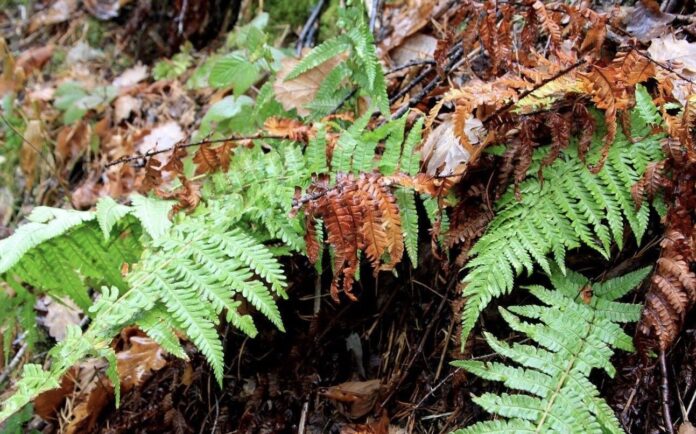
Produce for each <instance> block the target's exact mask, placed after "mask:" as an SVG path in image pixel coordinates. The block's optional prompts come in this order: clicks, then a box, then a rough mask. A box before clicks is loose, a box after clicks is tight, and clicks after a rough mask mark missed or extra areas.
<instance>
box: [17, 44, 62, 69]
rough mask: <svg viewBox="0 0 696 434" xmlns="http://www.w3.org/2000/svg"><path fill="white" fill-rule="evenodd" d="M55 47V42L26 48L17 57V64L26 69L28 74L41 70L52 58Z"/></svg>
mask: <svg viewBox="0 0 696 434" xmlns="http://www.w3.org/2000/svg"><path fill="white" fill-rule="evenodd" d="M54 48H55V47H54V46H53V44H48V45H46V46H43V47H32V48H30V49H28V50H25V51H23V52H22V54H20V56H19V57H18V58H17V66H18V67H20V68H22V69H24V72H25V73H26V74H27V75H28V74H29V73H31V72H32V71H34V70H41V68H43V66H44V65H45V64H46V62H48V61H49V60H51V56H53V49H54Z"/></svg>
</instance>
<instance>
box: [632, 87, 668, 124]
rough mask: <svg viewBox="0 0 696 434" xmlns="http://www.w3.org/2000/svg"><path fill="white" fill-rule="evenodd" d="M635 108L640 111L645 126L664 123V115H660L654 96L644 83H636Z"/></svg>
mask: <svg viewBox="0 0 696 434" xmlns="http://www.w3.org/2000/svg"><path fill="white" fill-rule="evenodd" d="M635 110H636V111H637V112H638V115H639V116H640V118H641V121H642V123H643V124H645V126H657V125H661V124H662V116H660V111H659V110H658V108H657V107H656V106H655V104H654V103H653V101H652V97H651V96H650V94H649V93H648V90H647V89H646V88H645V86H643V85H642V84H638V85H636V107H635ZM641 130H642V129H641ZM637 132H638V133H639V134H644V132H643V131H637Z"/></svg>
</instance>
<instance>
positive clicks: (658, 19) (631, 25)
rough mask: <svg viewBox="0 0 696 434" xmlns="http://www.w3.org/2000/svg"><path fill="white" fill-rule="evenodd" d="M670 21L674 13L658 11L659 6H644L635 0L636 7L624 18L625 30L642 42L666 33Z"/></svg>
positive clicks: (645, 42) (672, 19)
mask: <svg viewBox="0 0 696 434" xmlns="http://www.w3.org/2000/svg"><path fill="white" fill-rule="evenodd" d="M672 21H674V15H672V14H666V13H663V12H660V9H659V7H658V8H657V9H655V8H649V7H646V6H645V5H644V4H643V2H637V3H636V7H634V8H633V10H632V11H631V13H629V14H628V15H627V16H626V18H625V22H626V23H627V24H628V25H627V26H626V31H627V32H628V33H630V34H631V35H632V36H634V37H636V38H638V39H639V40H640V41H641V42H643V43H644V44H647V43H648V42H650V40H651V39H653V38H658V37H660V36H662V35H664V34H666V33H668V32H669V30H670V27H669V23H671V22H672Z"/></svg>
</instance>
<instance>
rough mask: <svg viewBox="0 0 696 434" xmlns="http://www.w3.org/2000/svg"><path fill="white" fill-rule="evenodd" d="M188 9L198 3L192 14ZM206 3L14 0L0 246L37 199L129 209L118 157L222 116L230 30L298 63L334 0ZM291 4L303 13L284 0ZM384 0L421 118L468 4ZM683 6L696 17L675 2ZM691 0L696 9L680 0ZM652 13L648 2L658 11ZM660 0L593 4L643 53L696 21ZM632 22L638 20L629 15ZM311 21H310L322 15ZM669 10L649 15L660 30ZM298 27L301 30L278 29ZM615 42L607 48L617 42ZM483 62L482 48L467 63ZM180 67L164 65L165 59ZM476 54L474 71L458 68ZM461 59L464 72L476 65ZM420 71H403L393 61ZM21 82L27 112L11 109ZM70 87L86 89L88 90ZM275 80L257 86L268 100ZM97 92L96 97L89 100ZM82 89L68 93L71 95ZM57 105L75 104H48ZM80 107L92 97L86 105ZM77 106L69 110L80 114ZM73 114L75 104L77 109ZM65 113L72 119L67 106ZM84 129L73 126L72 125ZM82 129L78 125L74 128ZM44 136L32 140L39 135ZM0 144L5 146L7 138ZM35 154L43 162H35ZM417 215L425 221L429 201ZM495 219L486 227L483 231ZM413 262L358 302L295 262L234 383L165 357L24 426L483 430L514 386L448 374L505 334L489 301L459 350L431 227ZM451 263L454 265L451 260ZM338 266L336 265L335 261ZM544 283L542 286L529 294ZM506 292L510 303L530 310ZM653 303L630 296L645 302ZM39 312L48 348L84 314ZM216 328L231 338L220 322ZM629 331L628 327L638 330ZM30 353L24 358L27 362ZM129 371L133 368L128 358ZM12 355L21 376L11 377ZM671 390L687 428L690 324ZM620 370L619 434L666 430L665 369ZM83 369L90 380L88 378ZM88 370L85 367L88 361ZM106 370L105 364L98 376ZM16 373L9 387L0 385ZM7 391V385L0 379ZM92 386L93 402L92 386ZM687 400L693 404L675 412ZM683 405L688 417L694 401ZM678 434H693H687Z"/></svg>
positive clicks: (237, 366)
mask: <svg viewBox="0 0 696 434" xmlns="http://www.w3.org/2000/svg"><path fill="white" fill-rule="evenodd" d="M182 3H183V4H184V5H187V6H183V7H184V8H188V9H184V10H182V6H181V5H182ZM231 3H232V6H229V7H223V6H221V5H223V4H225V5H226V4H227V2H205V1H199V0H189V1H188V2H187V1H183V2H181V1H176V2H175V1H164V0H151V1H144V2H129V1H123V0H121V1H111V0H103V1H102V0H90V1H87V0H85V1H83V2H78V1H77V0H56V1H46V2H23V1H9V2H8V1H7V0H5V1H2V0H0V5H2V10H0V60H1V61H2V62H3V73H2V75H1V76H0V97H3V95H4V98H3V100H2V107H3V108H2V111H0V113H3V116H4V118H3V125H0V128H1V129H3V130H4V134H3V136H4V142H3V141H0V143H2V146H3V149H0V237H4V236H5V235H9V234H10V233H11V232H12V229H11V228H13V227H15V226H16V225H17V224H18V223H19V222H20V221H22V219H23V218H24V217H26V215H27V213H28V211H29V210H30V209H31V208H33V207H34V206H37V205H50V206H63V207H73V208H75V209H83V210H84V209H90V208H91V207H92V206H94V204H95V203H96V201H97V199H98V198H99V197H102V196H105V195H109V196H112V197H123V196H124V195H127V194H128V193H130V192H131V191H135V190H138V189H139V187H140V185H141V183H142V182H143V173H142V172H143V168H142V167H138V166H137V165H129V164H121V165H115V166H107V164H106V163H108V162H111V161H114V160H115V159H116V158H119V157H122V156H128V155H137V154H138V153H140V154H144V153H146V152H148V151H152V150H153V149H159V148H166V147H168V146H171V145H173V144H175V143H178V142H181V141H183V140H186V139H187V138H189V137H190V134H191V132H192V131H193V130H194V129H195V128H196V127H198V126H200V124H201V120H202V117H203V115H204V114H205V113H206V110H207V109H208V107H210V106H211V105H213V104H215V103H216V102H218V101H220V100H221V99H222V98H223V97H224V96H226V95H227V94H228V93H229V91H230V89H229V88H227V89H225V88H223V89H210V88H207V87H198V86H197V84H196V80H197V75H196V71H197V68H198V66H200V65H203V64H204V63H205V60H206V59H207V58H208V57H209V56H210V55H211V54H212V53H214V52H215V51H216V50H218V49H220V48H221V47H223V46H224V45H225V41H226V38H227V35H228V32H234V29H235V28H236V27H235V26H240V25H242V24H245V23H248V22H249V21H250V20H251V19H253V18H254V17H255V16H257V15H258V14H259V13H260V11H261V10H265V11H267V12H269V13H270V21H269V23H268V24H267V31H268V32H269V34H270V35H272V38H273V41H274V42H273V45H274V46H276V47H278V48H284V49H286V50H287V52H288V53H289V54H291V53H292V52H294V51H295V47H296V46H297V47H299V49H301V48H303V47H305V48H306V47H311V46H313V45H314V44H315V43H316V42H317V41H321V40H325V39H327V38H329V37H331V36H333V32H335V29H334V28H333V26H332V24H331V23H332V20H335V9H336V8H337V7H339V6H338V2H335V1H333V0H331V1H326V2H325V1H324V0H322V1H320V2H319V3H318V5H315V4H314V3H308V2H297V4H296V5H295V3H294V2H285V1H282V0H277V1H266V2H265V3H264V2H261V5H259V4H258V3H255V2H250V1H243V2H241V3H240V2H231ZM291 3H292V5H291ZM368 3H370V4H369V5H367V8H368V10H371V8H373V7H374V5H378V7H379V10H378V11H377V12H376V13H374V14H373V15H372V16H375V17H376V19H375V20H376V23H375V35H376V40H377V44H378V48H379V53H380V55H381V56H382V58H383V61H384V66H385V71H389V74H388V78H389V82H390V85H389V89H390V97H392V101H391V103H392V111H393V112H396V111H398V110H400V109H401V108H402V107H411V108H413V109H415V110H418V111H421V112H424V113H427V112H428V111H429V109H430V108H431V107H432V106H433V105H434V104H435V101H436V98H437V97H438V96H439V95H441V94H443V93H444V92H445V91H446V89H447V87H448V86H449V85H456V84H460V83H461V82H462V81H463V77H465V76H466V74H468V73H469V72H470V71H471V70H474V71H476V70H477V68H478V67H477V65H476V63H477V62H483V60H481V59H480V58H478V57H476V56H469V53H466V55H464V56H462V57H461V61H457V62H455V63H454V64H452V65H448V67H447V68H445V69H442V68H436V67H434V66H433V59H434V58H435V56H437V55H438V53H439V55H442V53H441V50H440V48H441V46H442V45H443V44H446V43H447V42H443V41H447V40H448V39H447V38H451V37H452V33H451V32H450V33H448V32H449V30H448V27H447V26H448V22H449V21H450V20H454V19H455V18H456V14H457V13H458V12H457V10H458V8H460V7H461V3H463V2H457V1H449V2H445V1H440V2H436V1H435V0H410V1H396V2H391V1H375V2H368ZM672 3H675V5H673V6H672V7H673V8H676V9H672V11H673V12H674V13H675V14H677V13H683V11H685V10H688V9H685V8H688V7H692V9H693V5H691V6H688V5H687V6H684V7H683V9H682V11H679V10H677V9H678V8H680V7H682V6H680V5H678V4H677V3H679V4H681V3H682V2H680V1H675V2H672ZM683 3H689V2H683ZM646 4H647V2H646ZM647 7H648V6H645V5H643V4H638V5H635V6H634V5H630V6H629V5H617V6H613V5H604V4H603V5H597V6H594V7H593V8H594V9H595V10H596V11H597V12H601V13H607V14H611V15H612V16H614V17H615V22H616V23H617V25H618V26H620V27H622V28H623V29H627V28H628V30H627V31H629V33H631V35H632V36H634V37H636V38H638V39H640V40H642V41H646V42H645V43H646V44H649V41H650V40H651V39H653V38H657V37H659V36H662V35H665V34H669V33H683V34H686V35H687V37H689V38H693V36H694V22H691V21H689V20H682V21H679V20H673V19H672V20H667V19H665V18H664V14H663V15H660V14H658V13H655V14H654V16H653V15H650V14H649V13H646V12H645V10H647ZM636 11H638V12H636ZM314 12H318V14H313V13H314ZM655 17H657V18H655ZM288 19H290V22H285V21H284V20H288ZM607 41H608V42H606V44H607V47H608V48H607V49H608V50H611V49H612V45H611V44H612V43H611V37H610V38H608V39H607ZM474 54H475V53H474ZM162 59H171V60H166V61H165V60H162ZM466 59H469V60H466ZM465 60H466V61H465ZM403 65H409V67H408V68H396V67H398V66H403ZM18 83H19V87H21V91H20V92H21V93H22V94H23V95H25V96H24V100H23V101H31V103H30V104H28V103H27V104H24V103H23V104H22V105H21V108H20V109H19V110H18V111H17V110H16V111H14V112H13V111H12V109H11V108H10V107H12V106H13V105H14V101H10V99H11V98H14V96H11V95H15V94H13V93H11V92H9V90H12V89H15V88H16V87H17V84H18ZM66 83H77V86H78V87H80V88H81V90H79V91H75V90H74V87H73V88H71V87H70V85H68V86H66ZM261 84H263V79H261V80H259V81H258V82H257V83H255V84H254V86H253V87H252V88H251V90H250V92H252V93H255V92H258V89H259V88H260V86H261ZM85 89H87V90H85ZM71 92H73V93H71ZM61 97H63V101H65V106H60V104H51V103H50V101H53V100H54V99H57V98H58V99H59V98H61ZM76 99H81V100H82V105H79V104H78V105H75V104H74V101H75V100H76ZM71 101H72V103H71ZM71 104H72V105H71ZM58 106H60V107H58ZM71 117H74V118H71ZM69 118H70V119H69ZM39 124H40V125H41V129H40V131H42V132H39V131H38V130H36V131H34V130H33V129H29V130H28V132H27V130H26V129H25V128H27V125H39ZM15 128H16V129H21V130H22V131H25V132H24V135H25V136H30V135H31V134H32V133H33V134H34V135H33V136H31V137H29V139H30V141H31V142H33V143H35V144H36V143H38V144H39V146H40V147H41V149H38V150H37V149H29V147H28V146H27V145H25V144H23V142H22V140H21V139H19V138H18V137H16V136H14V135H13V132H16V131H15V130H14V129H15ZM0 137H2V136H0ZM37 151H38V152H37ZM495 170H496V168H495V167H494V161H493V160H492V159H490V160H485V161H483V162H482V163H481V164H480V165H478V167H477V168H476V170H475V172H473V173H469V174H467V179H468V180H470V181H471V180H474V179H477V180H478V182H479V183H482V184H484V185H485V184H486V183H487V182H490V179H491V178H492V177H493V174H494V173H495ZM418 211H419V213H420V214H421V215H425V210H423V209H421V208H419V209H418ZM484 223H485V222H484ZM659 225H660V222H659V221H658V219H657V218H655V219H654V221H653V222H651V225H650V228H649V230H648V232H647V234H646V237H645V239H646V241H645V242H644V243H643V246H642V247H640V248H639V247H638V246H635V245H627V246H625V247H624V249H623V251H622V252H621V253H620V254H618V255H614V257H613V259H612V261H611V262H609V261H607V260H605V259H604V258H602V257H601V256H600V255H598V254H596V253H593V252H592V251H590V250H589V249H578V250H574V251H573V252H572V254H569V257H568V263H569V264H570V265H571V266H572V268H573V269H574V270H578V271H581V272H583V273H584V274H586V275H588V276H599V275H602V274H603V273H605V272H606V271H607V270H613V271H612V273H618V271H616V270H621V269H633V268H635V267H637V266H640V265H650V264H652V263H653V262H654V261H655V260H656V258H657V257H658V256H659V251H660V250H659V240H660V237H661V235H662V234H661V232H660V231H659ZM421 232H422V233H421V234H420V235H421V237H420V238H421V240H426V241H427V242H422V243H421V245H420V256H421V258H423V259H422V260H421V263H420V264H419V266H418V267H417V268H413V267H412V266H411V265H410V263H408V261H404V262H403V263H402V264H400V265H399V267H398V268H397V273H394V274H389V273H381V274H379V275H378V276H377V277H373V275H372V273H371V271H370V269H369V268H368V267H367V266H365V267H364V269H363V270H362V272H361V275H362V279H361V281H360V284H359V285H358V286H357V287H356V289H355V293H356V295H357V298H358V301H356V302H343V303H341V304H336V303H335V302H334V301H332V300H331V298H330V297H329V296H328V294H327V291H325V290H324V291H317V288H328V286H329V285H330V283H331V276H330V273H324V274H323V276H320V277H318V276H317V274H316V273H315V272H313V271H312V270H314V267H313V266H312V265H311V264H309V263H308V261H307V260H306V259H304V258H299V257H292V258H289V259H287V261H286V263H285V264H284V265H285V268H286V271H287V275H288V276H289V280H290V282H289V288H288V293H289V296H290V297H289V300H286V301H282V302H280V304H279V305H280V309H281V313H282V317H283V320H284V323H285V329H286V331H285V333H281V332H280V331H278V330H277V329H276V328H274V327H273V326H272V325H271V324H270V323H268V324H261V325H260V326H259V335H258V336H257V337H256V338H255V339H250V338H248V337H246V336H245V335H244V334H242V333H241V332H239V331H237V330H236V329H233V328H231V327H229V326H228V327H226V328H223V330H222V332H221V333H222V336H223V337H224V340H223V342H224V347H225V350H226V351H225V352H226V355H227V358H226V360H227V363H226V366H225V372H224V381H223V384H222V387H220V386H218V385H217V384H216V382H215V380H214V377H213V374H212V372H211V371H210V368H209V366H208V364H206V363H205V360H204V358H203V357H202V356H201V355H199V354H197V353H196V351H195V349H194V348H193V347H191V348H188V350H190V351H189V354H190V355H191V356H192V357H191V360H189V361H183V360H180V359H176V358H174V357H170V356H164V355H162V354H160V353H157V352H156V351H154V350H153V351H152V352H149V353H145V354H141V355H140V357H144V358H146V359H147V361H146V362H142V358H140V359H137V360H135V361H134V362H133V363H150V365H149V367H150V368H151V370H152V372H151V374H150V375H148V376H147V378H145V379H144V380H143V381H142V382H141V383H140V384H138V387H135V388H133V389H132V390H130V391H128V392H127V393H124V395H123V396H122V398H121V405H120V407H119V408H116V407H115V405H114V402H113V399H112V397H111V396H109V394H108V393H107V392H104V393H101V394H99V393H93V391H94V390H95V388H96V389H98V386H94V384H98V383H99V381H100V379H99V378H94V376H92V377H90V378H87V374H77V375H78V376H79V375H83V377H80V378H81V379H82V380H81V381H84V382H86V383H88V384H92V385H91V386H88V385H83V387H84V389H82V390H81V391H80V392H78V390H72V391H69V393H66V391H63V393H59V394H58V396H50V397H46V396H44V397H43V398H42V399H41V400H38V401H37V402H36V403H35V407H36V410H37V413H38V415H33V414H28V415H27V419H26V420H24V421H22V422H23V423H26V427H25V428H23V430H27V431H28V430H38V431H40V432H46V433H49V432H60V431H64V432H103V433H132V432H177V433H190V432H196V433H199V432H200V433H204V432H220V433H228V432H236V433H295V432H299V433H303V434H304V433H306V434H311V433H324V432H332V433H338V432H340V433H374V434H386V433H394V434H396V433H444V432H449V431H451V430H454V429H456V428H458V427H461V426H465V425H469V424H471V423H473V422H474V421H478V420H481V419H482V418H484V413H483V410H482V409H481V408H480V407H478V406H477V405H476V404H474V403H473V402H472V400H471V398H470V396H471V395H472V394H474V395H476V394H480V393H481V392H484V391H485V392H496V391H498V392H499V391H502V390H504V387H503V386H502V385H499V384H498V383H492V382H487V381H485V380H481V379H479V378H477V377H473V376H470V375H468V374H466V373H465V372H464V371H463V370H460V369H457V368H454V367H453V366H451V365H450V361H452V360H456V359H460V358H463V354H466V355H467V356H468V357H469V358H471V357H472V355H473V357H474V358H475V359H477V360H489V359H491V358H492V357H493V356H494V353H492V352H491V350H490V349H489V348H488V346H487V345H486V343H485V340H484V339H483V336H482V331H483V330H485V331H489V332H493V333H494V334H496V335H497V336H498V337H500V338H501V339H504V338H505V337H506V334H508V335H510V333H511V332H510V331H509V330H508V329H507V328H506V327H503V326H501V325H500V324H501V322H502V320H501V318H500V315H499V313H497V311H495V309H490V310H489V311H486V312H485V313H484V316H483V317H482V320H481V324H482V325H481V327H479V328H477V329H476V330H475V332H474V336H473V337H471V338H470V339H469V341H468V345H467V347H466V349H465V353H462V352H460V342H459V328H460V313H461V309H462V304H463V300H462V299H461V297H460V296H459V280H460V278H461V273H460V268H461V267H460V265H459V264H458V263H457V262H456V261H455V258H456V257H457V253H458V252H459V251H460V250H465V249H464V248H463V247H461V246H460V247H459V248H458V250H455V251H453V252H450V254H449V255H446V254H442V253H443V252H442V251H438V249H433V248H432V246H431V243H430V238H431V236H430V234H429V233H428V230H427V229H425V228H422V229H421ZM448 258H449V259H448ZM328 267H329V264H328V263H326V264H324V268H328ZM538 280H539V278H538V277H535V276H532V277H528V278H523V279H522V283H534V282H537V281H538ZM525 297H526V296H525V295H523V294H521V293H514V294H513V295H510V296H507V297H504V298H502V299H501V301H500V302H501V303H503V304H508V303H513V302H520V301H522V302H524V300H525ZM642 297H643V294H641V293H640V292H638V293H637V294H636V300H635V301H636V302H641V301H642ZM35 310H36V311H37V312H38V315H39V318H40V320H41V325H42V326H43V327H44V328H45V330H46V333H45V334H46V336H45V337H44V338H43V341H42V342H39V344H38V347H37V350H36V351H35V352H34V354H32V355H31V360H34V361H37V360H38V361H39V362H40V360H41V356H42V348H43V349H44V350H45V349H47V348H48V347H50V342H52V341H53V340H54V339H59V338H60V335H61V333H62V332H64V329H65V324H68V323H77V324H79V323H80V321H81V320H82V319H83V315H82V313H81V312H79V311H77V310H75V309H73V308H70V307H65V306H62V305H57V304H56V303H53V304H52V303H51V300H44V299H42V300H41V302H40V303H38V304H37V306H36V307H35ZM223 327H224V326H223ZM139 333H140V332H138V331H137V330H135V329H126V330H124V331H123V332H122V333H121V337H120V338H119V342H120V343H117V344H116V345H117V346H118V345H122V346H125V345H126V343H127V342H129V341H130V340H131V339H133V337H134V336H135V337H137V336H138V335H139ZM628 333H629V334H632V330H629V331H628ZM4 345H5V346H6V347H10V348H13V351H12V352H11V355H12V356H13V357H9V358H8V359H7V360H5V361H4V363H1V364H0V368H1V369H0V371H2V372H3V373H7V374H8V375H10V376H12V375H14V374H13V367H16V366H17V363H16V361H15V360H13V359H14V358H15V356H16V354H17V349H19V348H21V347H22V341H21V338H19V337H17V338H16V339H14V340H11V341H10V342H4ZM22 357H23V356H22V355H20V357H19V359H20V360H19V361H20V362H22V361H23V360H21V359H22ZM134 359H136V357H135V356H134ZM12 362H15V365H12ZM667 362H668V370H669V372H670V375H671V380H670V381H671V386H670V387H671V389H672V391H673V394H672V401H671V403H670V406H671V409H672V412H673V417H674V418H675V425H679V417H678V415H680V414H682V411H681V409H682V408H685V407H687V406H689V400H690V399H691V397H692V395H693V393H694V386H695V384H694V383H695V382H696V372H694V369H696V327H695V324H694V321H693V318H691V319H690V320H689V321H687V323H686V325H685V327H684V331H683V333H682V335H681V338H680V339H679V340H678V341H677V342H676V344H675V345H674V346H673V348H672V349H671V351H670V352H669V353H668V355H667ZM614 363H615V365H616V366H617V371H618V374H617V375H616V376H615V378H613V379H612V378H608V377H606V376H605V377H602V376H597V378H593V380H596V382H595V383H596V384H599V385H600V390H601V392H602V394H603V396H605V397H606V398H607V401H608V403H609V404H610V406H611V407H612V408H613V409H614V410H615V412H616V414H617V415H618V416H619V420H620V422H621V423H622V424H623V426H624V428H625V429H626V430H627V432H634V433H652V432H660V431H662V430H663V429H664V421H663V417H662V411H663V409H662V402H661V395H660V394H659V393H657V391H658V390H660V386H661V381H662V379H661V377H660V375H659V372H658V370H657V369H656V362H655V361H650V362H648V363H646V362H645V361H644V360H643V359H641V357H640V356H638V355H634V354H621V355H617V356H615V359H614ZM82 369H85V368H84V367H82ZM85 371H89V370H88V369H85ZM90 372H92V373H94V370H92V371H90ZM6 379H7V378H3V381H5V380H6ZM3 387H4V386H3ZM85 390H89V391H90V393H87V392H85ZM682 403H683V404H682ZM682 406H683V407H682ZM685 432H686V431H685Z"/></svg>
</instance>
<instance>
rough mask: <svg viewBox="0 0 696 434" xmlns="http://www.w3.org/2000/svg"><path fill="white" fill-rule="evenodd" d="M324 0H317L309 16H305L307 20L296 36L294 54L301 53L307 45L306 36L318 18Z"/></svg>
mask: <svg viewBox="0 0 696 434" xmlns="http://www.w3.org/2000/svg"><path fill="white" fill-rule="evenodd" d="M325 1H326V0H319V1H318V2H317V4H316V6H314V9H312V13H311V14H309V18H307V22H306V23H305V25H304V27H302V31H301V32H300V36H299V37H298V38H297V45H295V54H296V55H298V56H299V55H300V54H302V49H303V48H304V47H305V46H306V45H307V44H306V42H307V39H308V36H309V35H310V32H311V30H312V28H313V27H314V23H315V22H316V21H318V20H319V14H321V10H322V8H323V7H324V3H325Z"/></svg>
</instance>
